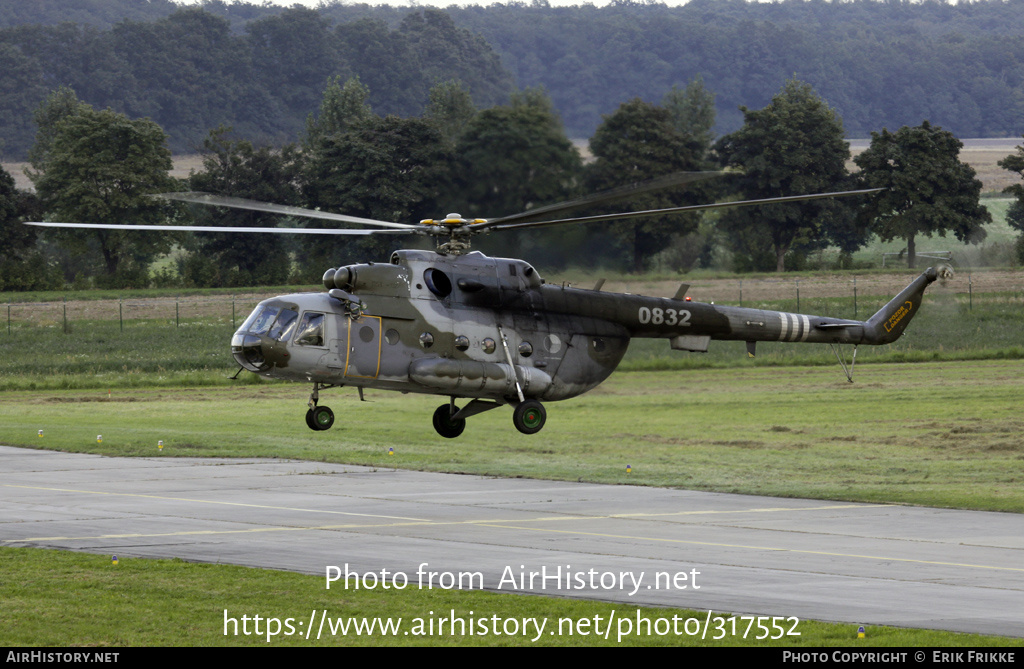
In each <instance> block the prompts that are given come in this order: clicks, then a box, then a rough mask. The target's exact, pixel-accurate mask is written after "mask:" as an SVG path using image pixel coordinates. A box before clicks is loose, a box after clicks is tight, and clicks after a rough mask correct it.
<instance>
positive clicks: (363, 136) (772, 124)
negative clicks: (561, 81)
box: [0, 77, 1024, 290]
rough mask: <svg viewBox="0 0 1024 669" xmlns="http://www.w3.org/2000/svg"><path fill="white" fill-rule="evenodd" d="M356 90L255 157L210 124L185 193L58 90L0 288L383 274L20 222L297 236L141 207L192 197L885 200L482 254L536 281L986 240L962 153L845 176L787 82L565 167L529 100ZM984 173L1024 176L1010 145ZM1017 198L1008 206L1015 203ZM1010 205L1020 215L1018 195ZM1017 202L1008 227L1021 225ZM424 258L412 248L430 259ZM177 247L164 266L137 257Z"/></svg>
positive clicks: (506, 239) (218, 236)
mask: <svg viewBox="0 0 1024 669" xmlns="http://www.w3.org/2000/svg"><path fill="white" fill-rule="evenodd" d="M371 99H372V95H371V89H370V88H369V87H368V86H367V85H366V84H365V83H363V82H362V81H361V80H360V79H359V78H357V77H352V78H349V79H347V80H342V79H341V78H340V77H335V78H332V79H331V80H329V82H328V84H327V86H326V87H325V88H324V90H323V91H322V93H321V97H320V100H319V103H318V104H317V105H316V106H315V108H314V109H313V110H312V112H311V113H309V114H308V116H307V121H306V124H305V128H304V130H303V132H302V138H301V140H300V141H299V142H297V143H289V144H286V145H284V146H282V147H278V148H274V147H271V146H269V145H262V146H260V145H256V144H253V143H252V142H250V141H249V140H248V139H245V138H243V137H240V136H239V135H238V134H237V133H235V132H234V131H232V130H231V129H230V128H228V127H226V126H218V127H216V128H215V129H213V130H211V131H209V132H208V133H207V135H206V137H205V139H204V141H203V156H204V158H203V169H202V170H201V171H197V172H194V173H193V174H192V175H191V176H190V177H188V178H187V179H186V180H184V182H181V183H179V182H176V181H175V180H173V179H171V178H170V177H168V171H169V169H170V166H171V164H170V155H171V154H170V151H169V149H168V147H167V135H166V133H165V132H164V131H163V129H162V128H161V127H160V126H159V124H157V123H156V122H155V121H153V120H150V119H131V118H129V117H128V116H127V115H125V114H121V113H119V112H115V111H113V110H111V109H105V110H98V109H96V108H94V107H93V106H92V105H89V104H87V103H85V102H83V101H81V100H80V99H79V98H78V96H77V95H76V93H75V92H74V91H73V90H71V89H69V88H66V87H65V88H60V89H58V90H56V91H54V92H53V93H51V94H50V95H49V96H48V97H47V99H46V100H45V101H44V103H43V104H41V105H40V106H39V107H38V108H37V109H36V111H35V113H34V115H33V118H34V123H35V124H36V126H37V133H36V141H35V143H34V144H33V146H32V149H31V152H30V156H31V162H32V166H33V169H32V171H31V174H30V176H31V177H32V179H33V181H34V183H35V187H36V192H35V193H34V194H32V193H24V192H19V191H16V190H15V189H14V187H13V180H11V179H10V176H9V175H6V174H4V175H3V176H2V178H0V288H4V289H7V290H26V289H37V288H43V287H59V286H60V285H64V284H65V283H76V284H78V285H97V286H106V287H143V286H147V285H150V284H159V285H168V286H170V285H178V286H248V285H280V284H283V283H286V282H295V283H302V284H307V285H308V284H309V283H312V282H313V279H314V278H315V277H317V276H319V275H320V274H321V273H322V272H323V271H324V270H325V269H326V268H327V267H332V266H339V265H345V264H349V263H354V262H366V261H386V260H387V258H388V256H389V254H390V252H391V250H392V243H393V240H392V239H391V238H389V237H387V236H383V237H351V236H340V235H339V236H330V237H327V236H321V235H296V236H295V238H289V236H286V235H268V234H227V233H185V232H177V231H174V230H171V231H164V232H157V231H153V232H149V231H147V232H131V231H113V230H66V229H59V230H48V231H46V232H45V233H38V232H36V230H37V229H36V228H28V227H26V226H23V225H20V221H23V220H32V219H33V218H35V219H36V220H39V218H40V217H45V218H47V219H48V220H57V221H64V222H84V223H90V222H102V223H142V224H145V223H168V222H169V223H171V224H175V223H177V224H183V225H184V224H190V223H193V222H194V223H197V224H204V225H221V226H237V227H271V226H274V225H278V224H280V225H285V226H293V227H295V226H312V227H323V226H324V225H325V223H324V222H323V221H319V220H317V221H314V222H312V223H311V222H309V221H307V220H303V219H290V218H289V219H285V220H284V221H282V220H281V217H280V216H276V215H272V214H268V213H264V212H258V211H249V210H245V211H242V210H234V209H232V210H225V209H223V208H217V207H188V206H184V205H181V204H175V203H172V202H168V201H167V200H163V199H156V198H152V197H150V195H152V194H154V193H161V192H168V191H175V190H190V191H203V192H211V193H216V194H220V195H226V196H233V197H242V198H248V199H253V200H260V201H265V202H272V203H276V204H283V205H293V206H300V207H306V208H319V209H323V210H328V211H336V212H339V213H345V214H348V215H353V216H360V217H364V218H370V219H376V220H385V221H396V222H417V221H419V220H421V219H426V218H438V217H440V216H443V215H445V214H448V213H450V212H459V213H461V214H463V215H465V216H467V217H471V218H477V217H483V218H491V217H497V216H503V215H507V214H512V213H516V212H520V211H526V210H529V209H532V208H536V207H540V206H543V205H546V204H550V203H553V202H560V201H566V200H571V199H574V198H577V197H579V196H581V195H583V194H587V193H594V192H600V191H607V190H613V189H615V188H618V187H622V186H627V185H631V184H636V183H640V182H644V181H648V180H651V179H656V178H659V177H662V176H664V175H666V174H673V173H677V172H710V171H714V170H719V169H720V168H726V170H727V171H726V173H725V174H724V175H720V176H718V177H716V178H706V179H703V180H701V181H699V182H697V184H696V185H692V186H691V187H688V188H671V189H663V190H658V191H653V192H648V193H645V194H643V195H641V196H638V197H635V198H633V199H630V200H628V201H625V202H617V203H615V205H610V204H605V205H601V206H600V207H598V208H597V209H596V210H595V209H594V208H593V207H592V208H590V209H584V210H581V211H580V212H579V213H580V214H590V213H607V212H610V211H639V210H656V209H664V208H668V207H677V206H684V205H690V204H702V203H708V202H711V201H713V200H726V201H727V200H743V201H746V200H757V199H766V198H779V197H786V196H793V195H802V194H810V193H827V192H837V191H848V190H852V189H858V188H861V189H882V190H877V191H873V192H871V193H866V194H863V195H860V196H857V197H844V198H828V199H816V200H806V201H785V202H779V203H773V204H768V205H762V206H758V207H756V208H754V207H737V208H731V209H727V210H723V211H722V212H721V213H712V214H698V213H690V214H682V215H680V214H673V215H666V216H662V217H653V218H643V219H637V220H634V221H623V222H614V223H600V224H577V225H568V226H556V227H552V228H541V229H536V230H528V231H522V232H515V233H511V232H506V233H495V234H493V235H491V236H484V237H483V238H481V239H480V241H479V242H475V243H474V244H475V246H476V247H477V248H478V249H480V250H482V251H484V252H487V253H490V254H492V255H501V256H522V257H526V258H529V259H530V261H531V262H534V263H535V264H537V265H538V266H540V267H542V268H545V269H550V268H561V267H565V266H566V265H570V264H575V265H582V266H585V267H595V266H602V265H603V266H609V267H618V268H620V269H625V270H631V271H637V272H639V271H643V270H645V269H646V268H649V267H651V266H653V265H657V266H659V267H666V268H670V269H674V270H678V271H687V270H689V269H690V268H691V267H694V266H705V267H707V266H710V265H712V264H716V263H717V264H719V265H721V264H723V261H722V259H721V257H716V254H719V255H720V251H721V250H724V251H725V252H726V253H727V254H728V257H729V260H728V264H729V265H730V266H731V267H732V268H734V269H737V270H740V271H743V270H777V271H784V270H786V269H793V268H798V267H800V265H801V263H802V262H803V259H805V258H806V257H807V255H808V254H809V253H811V252H813V251H815V250H818V249H821V248H824V247H826V246H835V247H838V248H839V249H840V250H841V251H842V252H843V254H844V257H845V258H846V259H847V260H848V259H849V254H850V253H852V252H853V251H855V250H856V249H857V248H860V247H861V246H862V245H863V244H864V243H866V241H867V240H868V238H869V237H870V236H871V235H878V236H880V237H881V238H883V239H886V240H891V239H897V238H898V239H904V240H906V242H907V251H908V254H907V256H908V262H909V264H910V266H913V265H914V263H915V240H916V239H918V238H919V237H921V236H932V235H942V236H945V235H946V234H952V235H954V236H955V237H956V238H957V239H959V240H960V241H963V242H977V241H980V240H981V239H983V238H984V235H985V231H984V227H983V226H984V224H985V223H987V222H988V221H989V220H990V217H989V214H988V212H987V211H986V210H985V208H984V207H983V206H981V205H980V203H979V195H980V191H981V182H980V181H979V180H978V179H977V178H975V174H974V171H973V170H972V169H971V168H970V167H969V166H968V165H966V164H965V163H963V162H961V161H960V160H959V150H960V148H961V143H960V141H959V140H957V139H956V137H955V136H954V135H953V134H952V133H950V132H949V131H948V130H944V129H942V128H940V127H938V126H936V125H932V124H931V123H929V122H928V121H924V122H922V123H920V124H918V125H916V126H913V127H910V126H904V127H902V128H900V129H899V130H897V131H895V132H890V131H888V130H885V129H883V130H882V131H880V132H875V133H872V141H871V145H870V147H869V148H868V149H867V150H866V151H865V152H863V153H862V154H861V155H859V156H858V157H857V158H856V159H855V163H856V164H857V165H858V167H859V168H860V169H859V171H858V172H856V173H854V174H850V173H849V172H848V171H847V168H846V163H847V161H848V160H849V158H850V151H849V145H848V143H847V142H846V141H845V139H844V136H845V131H844V128H843V121H842V118H841V117H840V115H839V114H838V113H837V111H836V110H835V109H834V108H832V107H831V106H829V105H828V104H827V103H826V102H825V100H823V99H822V98H821V97H820V96H819V95H818V94H817V93H816V92H815V91H814V89H813V87H812V86H810V84H808V83H806V82H802V81H799V80H797V79H790V80H788V81H787V82H785V84H784V85H783V86H782V88H781V89H780V90H779V91H778V92H777V93H776V94H775V95H774V96H773V98H772V99H771V101H770V102H769V103H768V104H767V105H765V106H764V107H763V108H761V109H748V108H745V107H744V108H742V109H741V111H742V113H743V115H744V123H743V125H742V126H741V127H740V128H739V129H738V130H737V131H735V132H733V133H729V134H727V135H724V136H722V137H719V138H718V139H717V140H716V139H715V135H714V131H713V128H714V125H715V114H714V108H715V106H714V93H713V92H712V91H710V90H709V89H708V88H707V87H706V86H705V84H704V82H703V81H702V80H701V79H700V78H699V77H698V78H696V79H694V80H692V81H691V82H689V83H688V84H687V85H686V86H684V87H673V88H672V89H670V90H669V91H667V92H666V94H665V95H664V96H663V97H662V99H661V101H660V102H657V103H653V102H646V101H644V100H641V99H640V98H634V99H632V100H629V101H627V102H624V103H622V104H620V105H619V107H618V109H617V110H616V111H615V112H614V113H612V114H610V115H608V116H606V117H605V118H604V121H603V122H602V124H601V125H600V126H599V127H598V129H597V131H596V132H595V134H594V136H593V137H592V138H591V140H590V150H591V153H592V154H593V160H591V161H589V162H588V163H587V164H584V163H583V161H582V160H581V157H580V154H579V152H578V151H577V149H576V148H575V147H574V146H573V144H572V143H571V142H570V141H569V139H568V138H567V136H566V133H565V130H564V127H563V125H562V123H561V120H560V118H559V116H558V114H557V112H556V110H555V108H554V106H553V104H552V102H551V100H550V98H549V97H548V95H547V94H546V93H545V92H544V91H543V90H542V89H527V90H525V91H520V92H517V93H515V94H513V95H512V96H511V99H510V101H509V103H508V104H504V105H495V106H490V107H486V108H483V109H481V108H479V107H478V106H477V105H476V103H475V101H474V99H473V97H472V95H471V94H470V92H469V90H468V88H467V87H466V86H465V85H464V84H462V83H461V82H459V81H456V80H450V81H446V82H441V83H438V84H435V85H434V86H433V87H432V88H431V89H430V91H429V93H428V103H427V105H426V108H425V110H424V112H423V113H422V114H420V115H418V116H412V117H401V116H396V115H380V114H378V113H377V112H376V111H375V109H374V107H373V105H372V104H371V102H370V100H371ZM1019 154H1020V155H1016V156H1009V157H1007V159H1006V161H1004V164H1003V166H1004V167H1006V168H1007V169H1010V170H1013V171H1018V172H1021V173H1022V174H1024V158H1022V157H1021V156H1024V148H1022V149H1020V151H1019ZM1021 191H1022V188H1021V187H1017V190H1015V191H1013V192H1014V193H1015V194H1017V195H1018V196H1022V195H1024V192H1021ZM1021 201H1024V197H1022V199H1021ZM1021 207H1022V205H1020V203H1018V204H1017V205H1015V208H1013V209H1012V211H1011V214H1012V215H1011V218H1013V220H1014V221H1015V223H1014V224H1015V225H1018V226H1019V225H1020V222H1019V219H1020V218H1021V217H1020V215H1019V212H1020V211H1021ZM428 243H429V242H427V241H425V240H424V241H422V244H424V245H425V244H428ZM172 248H177V252H176V253H175V256H174V257H175V262H174V266H173V267H168V266H166V265H165V266H164V267H163V268H162V269H159V270H155V271H154V269H153V263H154V260H156V259H157V258H158V257H161V256H165V255H166V254H167V253H168V252H169V251H171V250H172Z"/></svg>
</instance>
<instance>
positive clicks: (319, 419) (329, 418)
mask: <svg viewBox="0 0 1024 669" xmlns="http://www.w3.org/2000/svg"><path fill="white" fill-rule="evenodd" d="M330 387H332V386H327V385H320V384H319V383H314V384H313V392H311V393H310V394H309V404H308V406H309V410H308V411H306V425H307V426H309V429H311V430H316V431H319V430H329V429H331V426H332V425H334V412H333V411H331V410H330V408H328V407H322V406H317V402H318V401H319V400H320V389H321V388H330Z"/></svg>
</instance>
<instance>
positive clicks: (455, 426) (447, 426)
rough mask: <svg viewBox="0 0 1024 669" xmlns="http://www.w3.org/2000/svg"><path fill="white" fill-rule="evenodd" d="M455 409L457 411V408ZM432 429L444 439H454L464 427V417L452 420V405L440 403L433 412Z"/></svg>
mask: <svg viewBox="0 0 1024 669" xmlns="http://www.w3.org/2000/svg"><path fill="white" fill-rule="evenodd" d="M455 410H456V411H458V408H456V409H455ZM434 429H435V430H437V433H438V434H439V435H441V436H442V437H444V438H445V439H454V438H455V437H457V436H459V435H460V434H462V431H463V430H465V429H466V419H465V418H460V419H459V420H452V407H451V406H450V405H448V404H442V405H441V406H439V407H437V410H436V411H435V412H434Z"/></svg>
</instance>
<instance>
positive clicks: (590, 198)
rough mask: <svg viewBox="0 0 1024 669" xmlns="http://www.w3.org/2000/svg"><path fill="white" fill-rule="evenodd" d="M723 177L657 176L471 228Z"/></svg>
mask: <svg viewBox="0 0 1024 669" xmlns="http://www.w3.org/2000/svg"><path fill="white" fill-rule="evenodd" d="M725 174H729V172H675V173H673V174H667V175H665V176H663V177H658V178H657V179H651V180H650V181H641V182H639V183H634V184H630V185H628V186H620V187H619V188H613V189H611V190H606V191H601V192H600V193H594V194H593V195H587V196H585V197H581V198H579V199H578V200H567V201H565V202H557V203H555V204H549V205H547V206H544V207H537V208H536V209H530V210H529V211H523V212H520V213H518V214H511V215H509V216H502V217H500V218H493V219H489V220H488V221H487V222H486V223H478V224H477V225H475V226H473V227H474V228H476V229H487V228H493V229H499V228H501V227H504V224H506V223H513V222H514V223H527V222H532V221H536V220H537V219H539V218H544V217H547V216H551V215H553V214H557V213H560V212H563V211H569V210H570V209H579V208H580V207H585V206H592V205H595V204H608V203H610V202H617V201H619V200H626V199H629V198H631V197H636V196H637V195H643V194H644V193H649V192H651V191H656V190H663V189H666V188H672V187H673V186H681V185H683V184H688V183H691V182H694V181H702V180H704V179H712V178H715V177H720V176H723V175H725Z"/></svg>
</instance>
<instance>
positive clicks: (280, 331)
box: [270, 309, 299, 341]
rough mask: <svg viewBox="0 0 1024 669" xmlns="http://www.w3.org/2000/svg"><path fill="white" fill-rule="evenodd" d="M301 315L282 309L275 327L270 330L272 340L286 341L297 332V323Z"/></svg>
mask: <svg viewBox="0 0 1024 669" xmlns="http://www.w3.org/2000/svg"><path fill="white" fill-rule="evenodd" d="M298 317H299V315H298V314H297V313H296V312H294V311H292V310H291V309H282V310H281V315H280V316H278V318H277V322H275V323H274V327H272V328H270V338H271V339H274V340H277V341H285V340H287V339H288V338H289V337H291V336H292V332H294V331H295V321H296V319H298Z"/></svg>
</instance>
